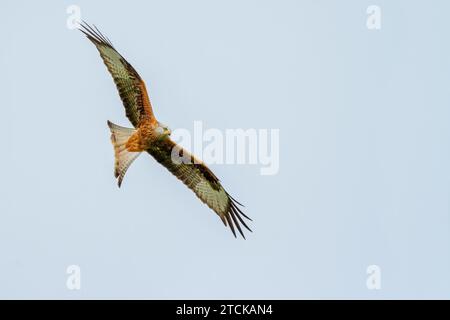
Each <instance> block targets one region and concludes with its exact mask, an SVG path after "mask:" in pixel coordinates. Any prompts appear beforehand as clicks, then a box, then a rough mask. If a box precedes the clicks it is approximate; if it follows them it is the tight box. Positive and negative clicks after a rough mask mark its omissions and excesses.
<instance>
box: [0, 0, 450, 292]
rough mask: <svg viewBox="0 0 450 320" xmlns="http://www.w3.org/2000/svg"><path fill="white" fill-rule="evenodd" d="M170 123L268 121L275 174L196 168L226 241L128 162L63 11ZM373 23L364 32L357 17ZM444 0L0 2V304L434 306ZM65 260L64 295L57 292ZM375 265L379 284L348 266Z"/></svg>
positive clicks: (158, 175)
mask: <svg viewBox="0 0 450 320" xmlns="http://www.w3.org/2000/svg"><path fill="white" fill-rule="evenodd" d="M71 4H75V5H78V6H80V8H81V13H82V18H83V19H85V20H87V21H89V22H91V23H95V24H96V25H97V26H99V28H101V30H102V31H103V32H104V33H105V34H106V35H107V36H108V37H109V38H110V39H111V40H112V41H113V43H114V44H115V46H116V48H117V49H118V50H119V51H120V52H121V53H122V54H123V55H124V56H125V57H126V58H127V60H129V62H131V63H132V64H133V66H134V67H135V68H136V69H137V70H138V72H139V73H140V75H141V76H142V77H143V78H144V79H145V80H146V82H147V86H148V90H149V93H150V97H151V99H152V102H153V106H154V110H155V113H156V115H157V117H158V118H159V119H160V120H161V121H163V122H164V123H166V124H168V125H169V126H170V127H171V128H178V127H183V128H192V126H193V123H194V121H195V120H201V121H203V123H204V124H205V125H206V126H208V127H211V128H219V129H223V130H224V129H227V128H257V129H259V128H268V129H270V128H278V129H280V171H279V174H278V175H274V176H261V175H260V174H259V167H258V166H250V165H214V166H212V168H213V169H214V171H215V172H216V174H217V175H218V176H219V177H220V178H221V180H222V182H223V184H224V185H225V186H226V188H227V189H228V190H229V191H230V192H231V193H232V194H233V195H234V196H235V197H236V198H237V199H238V200H240V201H241V202H243V203H244V204H245V205H246V208H245V210H246V211H245V212H246V213H247V214H248V215H250V216H251V217H252V218H253V219H254V223H252V227H253V229H254V233H253V234H249V235H248V237H247V240H246V241H244V240H242V239H234V238H233V237H232V235H231V233H230V232H229V231H228V230H227V229H225V228H224V227H223V225H222V224H221V222H220V220H219V219H218V217H217V216H215V214H214V213H212V211H210V210H209V209H208V208H207V207H206V206H205V205H203V204H202V203H201V202H200V201H199V200H198V199H197V198H196V197H195V196H194V195H193V194H192V192H190V191H189V190H188V189H187V188H186V187H184V186H183V185H182V184H181V183H180V182H179V181H178V180H176V179H175V178H174V177H172V176H171V175H170V174H169V173H168V172H167V171H166V170H165V169H164V168H163V167H161V166H160V165H158V164H157V163H156V162H155V161H154V160H153V159H151V158H150V157H148V156H147V155H143V156H141V157H140V158H139V159H138V160H137V161H136V162H135V163H134V164H133V166H132V167H131V169H130V170H129V172H128V173H127V176H126V178H125V181H124V185H123V188H121V189H118V188H117V186H116V183H115V179H114V177H113V151H112V147H111V144H110V141H109V135H110V133H109V130H108V128H107V126H106V120H108V119H109V120H111V121H113V122H115V123H118V124H121V125H126V126H128V125H129V123H128V121H127V119H126V118H125V115H124V110H123V107H122V105H121V102H120V100H119V97H118V95H117V92H116V89H115V87H114V85H113V82H112V80H111V78H110V76H109V74H108V73H107V71H106V68H105V67H104V65H103V64H102V62H101V60H100V58H99V56H98V54H97V52H96V50H95V48H94V46H93V45H92V44H91V43H89V41H88V40H87V39H85V38H84V37H83V36H82V35H81V34H80V33H79V32H77V31H72V30H69V29H67V27H66V19H67V17H68V15H67V13H66V8H67V6H68V5H71ZM372 4H377V5H379V6H380V7H381V10H382V22H381V25H382V28H381V30H379V31H370V30H368V29H367V28H366V17H367V15H366V8H367V7H368V6H369V5H372ZM449 9H450V5H449V3H448V1H433V2H430V1H406V0H402V1H400V0H398V1H376V2H374V1H361V0H358V1H356V0H353V1H339V2H338V1H332V0H327V1H325V0H323V1H313V0H309V1H294V0H292V1H286V0H282V1H273V0H272V1H256V0H254V1H249V0H247V1H237V0H236V1H234V0H232V1H207V0H204V1H198V0H192V1H181V0H180V1H175V0H172V1H145V3H144V1H126V2H118V1H117V2H114V1H70V2H69V1H56V0H53V1H45V2H37V1H8V0H7V1H4V0H3V1H1V2H0V12H2V20H1V22H0V24H1V28H0V38H1V39H2V45H1V46H0V67H1V70H2V77H0V88H1V89H0V90H1V91H0V92H1V96H2V102H1V114H2V117H1V119H2V123H1V126H0V133H1V134H2V137H3V148H1V157H0V159H1V160H0V161H1V165H2V168H3V174H2V178H3V183H2V184H0V194H1V195H2V196H1V201H0V212H1V214H0V253H1V256H0V297H1V298H64V299H67V298H192V299H195V298H236V299H240V298H289V299H292V298H374V299H379V298H450V274H449V270H450V212H449V194H450V169H449V167H450V150H449V146H450V127H449V125H448V124H449V121H450V108H449V106H450V90H449V89H448V86H449V83H450V45H449V44H450V36H449V31H448V30H450V21H449V19H448V12H449ZM72 264H76V265H79V266H80V267H81V273H82V278H81V290H79V291H70V290H68V289H67V288H66V278H67V275H66V273H65V271H66V268H67V266H69V265H72ZM372 264H376V265H379V266H380V268H381V272H382V276H381V284H382V288H381V290H376V291H371V290H368V289H367V287H366V278H367V275H366V268H367V266H369V265H372Z"/></svg>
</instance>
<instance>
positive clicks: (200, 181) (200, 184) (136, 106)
mask: <svg viewBox="0 0 450 320" xmlns="http://www.w3.org/2000/svg"><path fill="white" fill-rule="evenodd" d="M80 31H81V32H83V33H84V34H85V35H86V36H87V38H88V39H89V40H90V41H92V43H93V44H94V45H95V46H96V47H97V49H98V51H99V52H100V56H101V58H102V59H103V62H104V63H105V65H106V67H107V68H108V71H109V73H110V74H111V75H112V77H113V80H114V82H115V84H116V86H117V90H118V91H119V95H120V98H121V99H122V102H123V105H124V107H125V112H126V116H127V117H128V119H129V120H130V122H131V124H132V125H133V127H134V128H124V127H121V126H118V125H116V124H114V123H112V122H110V121H108V126H109V128H110V130H111V141H112V144H113V146H114V154H115V172H114V175H115V177H116V178H117V179H118V185H119V187H120V186H121V184H122V180H123V177H124V176H125V173H126V171H127V169H128V168H129V167H130V165H131V163H132V162H133V161H134V160H135V159H136V158H137V157H138V156H139V155H140V154H141V153H142V152H144V151H145V152H147V153H149V154H150V155H151V156H153V158H155V160H156V161H158V162H159V163H160V164H161V165H163V166H164V167H166V168H167V169H168V170H169V171H170V172H171V173H172V174H173V175H174V176H175V177H177V178H178V179H179V180H181V181H182V182H183V183H184V184H185V185H186V186H187V187H188V188H189V189H191V190H192V191H194V193H195V194H196V195H197V197H198V198H199V199H200V200H201V201H202V202H204V203H205V204H206V205H208V207H210V208H211V209H212V210H213V211H214V212H215V213H216V214H217V215H218V216H219V217H220V219H221V220H222V222H223V223H224V225H225V226H227V225H228V226H229V227H230V229H231V231H232V232H233V235H234V236H235V237H236V232H235V227H236V228H237V229H238V231H239V233H240V234H241V235H242V237H243V238H244V239H245V236H244V233H243V232H242V229H241V224H242V225H243V226H244V227H245V228H247V230H249V231H251V230H250V228H249V227H248V226H247V225H246V224H245V222H244V219H243V218H242V217H244V218H246V219H248V220H251V219H250V218H249V217H247V216H246V215H245V214H244V213H243V212H242V211H241V209H240V208H239V205H240V206H242V205H241V204H240V203H239V202H238V201H236V200H235V199H234V198H233V197H231V196H230V195H229V194H228V192H226V191H225V189H224V188H223V187H222V185H221V184H220V181H219V179H218V178H217V177H216V176H215V175H214V173H212V171H211V170H210V169H209V168H208V167H207V166H206V165H205V164H204V163H203V162H201V161H199V160H197V159H196V158H195V157H194V156H193V155H192V154H190V153H189V152H188V151H186V150H184V149H183V148H182V147H181V146H179V145H177V144H176V143H175V142H173V141H172V140H171V139H170V134H171V131H170V130H169V128H168V127H167V126H165V125H163V124H162V123H160V122H159V121H158V120H156V118H155V116H154V114H153V110H152V105H151V103H150V99H149V97H148V94H147V89H146V87H145V83H144V81H143V80H142V78H141V77H140V76H139V74H138V73H137V72H136V70H135V69H134V68H133V67H132V66H131V64H129V63H128V62H127V61H126V60H125V58H124V57H122V56H121V55H120V54H119V53H118V52H117V51H116V49H114V46H113V45H112V43H111V41H109V39H108V38H106V37H105V36H104V35H103V34H102V33H101V32H100V31H99V30H98V29H97V28H96V27H95V26H93V27H91V26H90V25H88V24H87V23H85V22H83V23H82V24H81V25H80ZM174 150H175V151H176V154H178V155H180V154H181V155H182V158H183V159H188V160H189V161H174V160H173V157H172V155H173V151H174ZM178 159H179V158H178Z"/></svg>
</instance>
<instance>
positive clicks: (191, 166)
mask: <svg viewBox="0 0 450 320" xmlns="http://www.w3.org/2000/svg"><path fill="white" fill-rule="evenodd" d="M147 152H148V153H149V154H151V155H152V156H153V157H154V158H155V159H156V161H158V162H159V163H160V164H162V165H163V166H164V167H166V168H167V169H168V170H169V171H170V172H171V173H172V174H173V175H175V176H176V177H177V178H178V179H180V180H181V181H182V182H183V183H184V184H185V185H186V186H187V187H188V188H189V189H191V190H192V191H194V192H195V194H196V195H197V197H198V198H199V199H200V200H201V201H202V202H204V203H205V204H207V205H208V207H210V208H211V209H212V210H214V212H215V213H217V215H218V216H219V217H220V219H221V220H222V222H223V223H224V224H225V226H227V225H228V226H230V229H231V231H232V232H233V234H234V236H235V237H236V232H235V229H234V228H235V227H236V228H237V229H238V230H239V233H240V234H241V235H242V237H243V238H244V239H245V236H244V233H243V232H242V229H241V224H242V225H243V226H244V227H245V228H247V230H249V231H251V230H250V228H249V227H248V226H247V225H246V224H245V222H244V219H243V218H242V216H243V217H245V218H247V219H249V220H251V219H250V218H249V217H247V216H246V215H245V214H244V213H243V212H242V211H241V209H239V207H238V205H241V204H240V203H239V202H237V201H236V200H235V199H233V198H232V197H231V196H230V195H229V194H228V193H227V192H226V191H225V189H224V188H223V187H222V185H221V184H220V181H219V179H217V177H216V176H215V175H214V174H213V173H212V172H211V170H209V169H208V167H207V166H206V165H205V164H203V163H195V162H194V159H195V158H194V156H193V155H191V154H190V153H189V152H187V151H186V150H184V149H182V148H181V147H180V146H178V145H177V144H176V143H175V142H173V141H172V140H170V139H169V138H167V139H164V140H163V141H160V142H158V143H155V144H154V145H152V147H151V148H150V149H148V150H147ZM173 154H174V155H175V158H174V157H173ZM181 159H184V161H180V160H181ZM197 161H198V160H197Z"/></svg>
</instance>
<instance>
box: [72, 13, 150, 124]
mask: <svg viewBox="0 0 450 320" xmlns="http://www.w3.org/2000/svg"><path fill="white" fill-rule="evenodd" d="M80 31H81V32H83V33H84V34H85V35H86V36H87V37H88V39H89V40H91V41H92V43H94V45H95V46H96V47H97V49H98V51H99V52H100V56H101V57H102V59H103V62H104V63H105V65H106V67H107V68H108V71H109V72H110V73H111V75H112V77H113V79H114V82H115V84H116V86H117V90H118V91H119V95H120V98H121V99H122V102H123V105H124V107H125V111H126V115H127V117H128V119H129V120H130V121H131V123H132V124H133V126H134V127H138V126H139V124H140V121H141V119H143V118H144V117H145V118H147V119H150V121H155V122H156V119H155V117H154V115H153V111H152V106H151V103H150V99H149V98H148V94H147V89H146V87H145V83H144V81H143V80H142V79H141V77H140V76H139V74H138V73H137V72H136V70H134V68H133V67H132V66H131V64H129V63H128V62H127V61H126V60H125V58H124V57H122V56H121V55H120V53H118V52H117V51H116V49H114V47H113V45H112V43H111V42H110V41H109V40H108V38H106V37H105V36H104V35H102V34H101V32H100V31H99V30H98V29H97V27H95V26H94V27H91V26H90V25H88V24H87V23H85V22H82V23H81V24H80Z"/></svg>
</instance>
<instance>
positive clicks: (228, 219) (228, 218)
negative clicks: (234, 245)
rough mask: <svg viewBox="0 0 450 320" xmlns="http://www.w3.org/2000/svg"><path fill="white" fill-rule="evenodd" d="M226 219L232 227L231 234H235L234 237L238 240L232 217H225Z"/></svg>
mask: <svg viewBox="0 0 450 320" xmlns="http://www.w3.org/2000/svg"><path fill="white" fill-rule="evenodd" d="M225 218H226V219H227V222H228V225H229V226H230V229H231V232H233V235H234V237H235V238H236V231H234V226H233V222H232V221H231V219H230V215H228V214H227V215H225Z"/></svg>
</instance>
